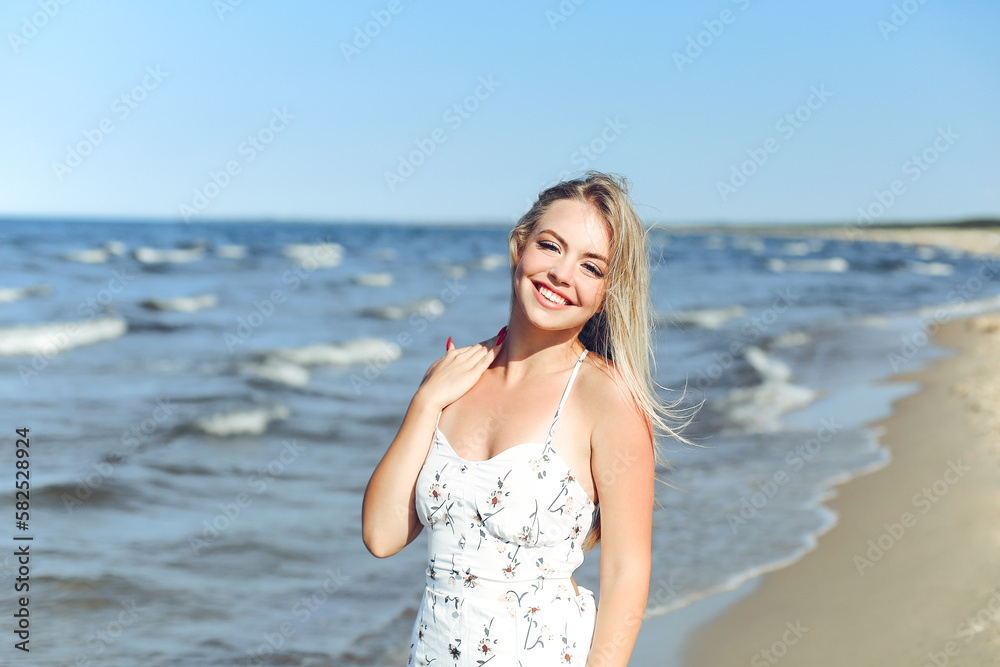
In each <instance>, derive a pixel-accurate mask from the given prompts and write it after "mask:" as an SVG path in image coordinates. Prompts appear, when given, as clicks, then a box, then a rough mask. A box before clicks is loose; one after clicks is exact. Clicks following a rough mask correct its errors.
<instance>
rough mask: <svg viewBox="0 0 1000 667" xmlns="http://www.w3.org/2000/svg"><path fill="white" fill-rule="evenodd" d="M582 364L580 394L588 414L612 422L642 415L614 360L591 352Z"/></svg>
mask: <svg viewBox="0 0 1000 667" xmlns="http://www.w3.org/2000/svg"><path fill="white" fill-rule="evenodd" d="M583 365H584V369H581V373H580V375H581V376H582V377H581V379H582V382H581V390H582V391H581V393H583V394H584V396H583V398H584V400H585V402H586V404H587V407H588V412H592V413H593V414H594V415H595V418H597V419H602V418H604V419H609V418H610V419H612V420H615V421H617V420H620V419H627V418H628V417H629V416H634V417H638V415H639V414H640V413H641V409H640V408H639V402H638V400H637V399H636V397H635V394H634V393H633V390H632V389H630V388H629V386H628V382H627V381H626V380H625V377H624V375H622V372H621V371H620V370H619V368H618V366H617V365H616V364H615V362H614V361H612V360H611V359H608V358H607V357H605V356H603V355H601V354H598V353H596V352H594V351H593V350H591V351H590V352H589V353H588V354H587V356H586V358H585V360H584V364H583ZM598 408H599V409H598Z"/></svg>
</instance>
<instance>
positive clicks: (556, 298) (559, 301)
mask: <svg viewBox="0 0 1000 667" xmlns="http://www.w3.org/2000/svg"><path fill="white" fill-rule="evenodd" d="M532 284H533V285H534V286H535V297H536V298H537V299H538V301H539V302H540V303H541V304H542V305H543V306H545V307H547V308H553V309H556V310H560V309H563V308H569V307H570V306H572V305H573V303H572V302H571V301H570V300H569V299H567V298H566V297H564V296H562V295H561V294H559V293H558V292H556V291H555V290H553V289H550V288H549V287H548V286H547V285H544V284H543V283H539V282H536V283H532Z"/></svg>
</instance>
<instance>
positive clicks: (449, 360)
mask: <svg viewBox="0 0 1000 667" xmlns="http://www.w3.org/2000/svg"><path fill="white" fill-rule="evenodd" d="M506 333H507V327H504V328H503V329H501V330H500V333H498V334H497V335H496V336H494V337H493V338H490V339H489V340H484V341H483V342H481V343H477V344H475V345H470V346H468V347H458V348H456V347H455V344H454V343H452V342H451V339H450V338H449V339H448V349H447V351H446V352H445V355H444V356H443V357H441V358H440V359H438V360H437V361H435V362H434V363H433V364H431V366H430V368H428V369H427V372H426V373H425V374H424V379H423V380H422V381H421V382H420V387H419V388H418V389H417V393H419V394H422V395H423V397H424V399H425V400H426V401H427V402H428V404H430V405H433V406H435V407H436V408H437V409H439V410H443V409H444V408H446V407H447V406H449V405H451V404H452V403H454V402H455V401H457V400H458V399H459V398H461V397H462V396H464V395H465V393H466V392H467V391H469V390H470V389H472V387H473V386H475V384H476V382H478V381H479V378H480V377H482V375H483V373H484V372H485V371H486V369H487V368H489V367H490V364H492V363H493V360H494V359H496V356H497V353H498V352H499V350H500V346H501V345H502V344H503V337H504V335H505V334H506Z"/></svg>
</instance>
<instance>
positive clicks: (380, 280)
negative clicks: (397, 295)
mask: <svg viewBox="0 0 1000 667" xmlns="http://www.w3.org/2000/svg"><path fill="white" fill-rule="evenodd" d="M353 282H354V284H355V285H364V286H365V287H391V286H392V274H391V273H360V274H358V275H356V276H354V278H353Z"/></svg>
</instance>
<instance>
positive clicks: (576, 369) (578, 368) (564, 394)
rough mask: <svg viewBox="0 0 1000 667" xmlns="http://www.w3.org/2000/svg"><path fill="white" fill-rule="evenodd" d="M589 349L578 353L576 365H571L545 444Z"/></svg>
mask: <svg viewBox="0 0 1000 667" xmlns="http://www.w3.org/2000/svg"><path fill="white" fill-rule="evenodd" d="M589 351H590V350H587V349H584V350H583V352H582V353H581V354H580V358H579V359H577V360H576V366H574V367H573V372H572V373H571V374H570V376H569V382H567V383H566V390H565V391H563V395H562V400H560V401H559V408H558V409H557V410H556V416H555V417H553V418H552V426H550V427H549V437H548V438H546V440H545V444H546V445H548V444H549V443H550V442H552V436H553V434H554V433H555V432H556V422H558V421H559V415H561V414H562V409H563V406H564V405H566V399H567V398H569V390H570V389H572V388H573V381H574V380H575V379H576V373H577V371H579V370H580V366H581V364H583V360H584V359H585V358H586V356H587V353H588V352H589Z"/></svg>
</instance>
